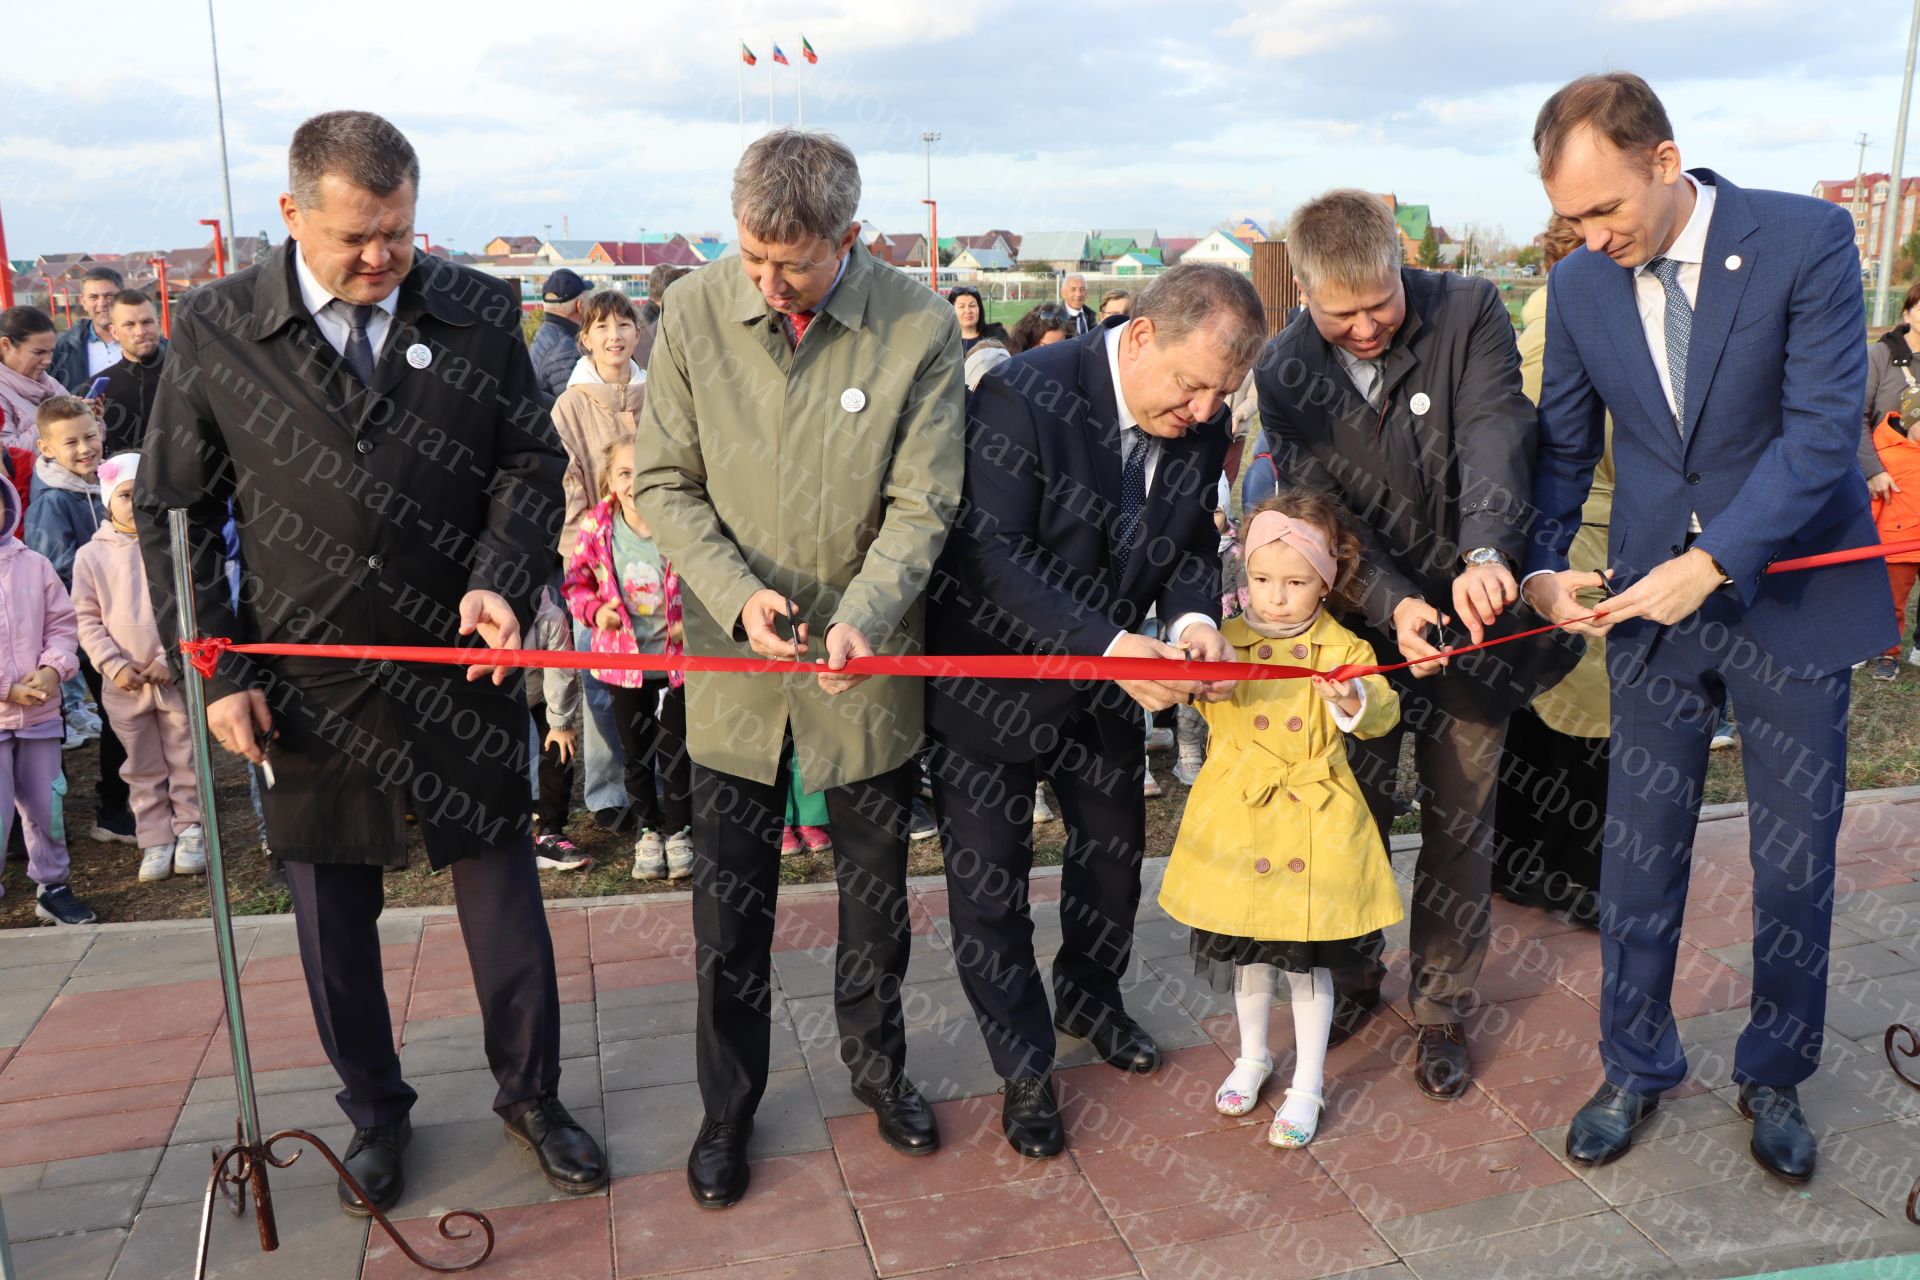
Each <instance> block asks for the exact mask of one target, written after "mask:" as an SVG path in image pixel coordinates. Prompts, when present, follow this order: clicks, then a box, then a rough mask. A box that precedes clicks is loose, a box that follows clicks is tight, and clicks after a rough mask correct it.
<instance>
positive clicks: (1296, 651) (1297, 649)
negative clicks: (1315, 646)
mask: <svg viewBox="0 0 1920 1280" xmlns="http://www.w3.org/2000/svg"><path fill="white" fill-rule="evenodd" d="M1293 656H1294V657H1296V658H1304V657H1306V656H1307V646H1305V645H1303V644H1297V645H1295V646H1293Z"/></svg>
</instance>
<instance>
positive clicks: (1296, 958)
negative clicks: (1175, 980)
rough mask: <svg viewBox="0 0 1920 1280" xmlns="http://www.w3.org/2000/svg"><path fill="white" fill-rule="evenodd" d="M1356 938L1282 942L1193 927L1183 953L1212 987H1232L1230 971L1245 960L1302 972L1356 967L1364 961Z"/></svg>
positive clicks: (1197, 975) (1365, 961) (1365, 958)
mask: <svg viewBox="0 0 1920 1280" xmlns="http://www.w3.org/2000/svg"><path fill="white" fill-rule="evenodd" d="M1360 942H1361V939H1360V938H1341V939H1339V940H1337V941H1334V942H1284V941H1279V940H1276V939H1270V938H1239V937H1235V936H1234V935H1232V934H1229V933H1213V932H1211V931H1210V930H1207V929H1193V930H1190V931H1189V935H1188V938H1187V953H1188V954H1189V955H1191V956H1192V957H1193V973H1194V976H1195V977H1197V978H1204V979H1206V982H1207V985H1208V986H1210V987H1212V988H1213V989H1214V990H1215V991H1218V992H1221V993H1223V994H1224V993H1226V992H1229V991H1232V990H1233V989H1234V985H1233V971H1234V970H1235V969H1236V968H1238V967H1239V966H1240V965H1245V964H1270V965H1272V966H1274V967H1275V968H1276V969H1290V970H1292V971H1293V972H1295V973H1306V972H1309V971H1310V970H1313V969H1334V970H1340V969H1358V968H1361V967H1364V966H1365V964H1366V963H1367V959H1368V957H1367V954H1366V953H1365V952H1363V951H1362V950H1360Z"/></svg>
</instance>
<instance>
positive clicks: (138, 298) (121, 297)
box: [108, 289, 158, 314]
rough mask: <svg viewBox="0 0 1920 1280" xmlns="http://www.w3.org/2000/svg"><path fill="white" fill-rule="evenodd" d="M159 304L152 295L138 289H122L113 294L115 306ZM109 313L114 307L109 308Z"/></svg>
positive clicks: (152, 305) (151, 305) (149, 305)
mask: <svg viewBox="0 0 1920 1280" xmlns="http://www.w3.org/2000/svg"><path fill="white" fill-rule="evenodd" d="M157 305H158V304H156V303H155V302H154V300H153V298H152V297H151V296H149V295H148V294H145V293H142V292H141V291H140V290H138V289H122V290H121V291H120V292H118V293H116V294H114V295H113V306H115V307H154V306H157ZM108 314H112V307H109V308H108Z"/></svg>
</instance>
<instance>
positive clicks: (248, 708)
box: [207, 689, 273, 764]
mask: <svg viewBox="0 0 1920 1280" xmlns="http://www.w3.org/2000/svg"><path fill="white" fill-rule="evenodd" d="M207 732H208V733H211V734H212V735H213V740H214V741H215V742H218V743H219V744H220V745H221V746H223V747H225V748H226V749H227V750H229V751H231V752H233V754H235V755H237V756H245V757H246V758H247V759H249V760H251V761H253V762H254V763H255V764H260V763H262V762H263V761H265V760H266V758H267V753H266V750H265V746H266V743H267V742H268V740H269V739H271V738H272V736H273V717H272V716H271V715H270V714H268V712H267V695H266V694H264V693H262V692H261V691H260V690H258V689H248V690H247V691H246V692H245V693H230V694H228V695H227V696H226V697H224V698H222V699H220V700H219V701H218V702H215V703H214V704H213V705H212V706H210V707H208V708H207Z"/></svg>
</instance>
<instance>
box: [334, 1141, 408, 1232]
mask: <svg viewBox="0 0 1920 1280" xmlns="http://www.w3.org/2000/svg"><path fill="white" fill-rule="evenodd" d="M412 1138H413V1122H412V1121H411V1120H408V1119H407V1118H406V1117H405V1116H402V1117H401V1118H400V1120H399V1122H398V1123H397V1124H376V1125H373V1126H371V1127H370V1128H366V1129H355V1130H354V1131H353V1141H352V1142H350V1143H348V1144H347V1153H346V1154H345V1155H343V1156H341V1157H340V1163H341V1164H344V1165H346V1166H347V1172H348V1173H350V1174H352V1175H353V1179H354V1181H355V1182H358V1183H359V1184H360V1187H361V1189H362V1190H363V1191H365V1192H366V1193H367V1199H368V1200H371V1201H372V1202H373V1205H374V1208H377V1209H379V1210H380V1211H381V1212H382V1213H385V1212H386V1211H387V1210H388V1209H391V1208H393V1206H394V1205H396V1204H398V1203H399V1202H400V1193H401V1191H403V1190H404V1189H405V1188H406V1185H407V1180H406V1177H405V1175H403V1174H402V1173H401V1170H400V1153H401V1152H402V1151H405V1150H406V1149H407V1143H408V1142H409V1141H410V1140H411V1139H412ZM340 1208H341V1211H342V1212H345V1213H349V1214H351V1215H353V1216H354V1217H356V1218H370V1217H372V1216H373V1212H372V1210H370V1209H368V1208H367V1206H366V1204H365V1202H363V1201H362V1200H361V1199H360V1197H359V1196H356V1195H354V1194H353V1192H352V1190H351V1189H349V1188H348V1186H347V1180H346V1179H345V1178H342V1179H340Z"/></svg>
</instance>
